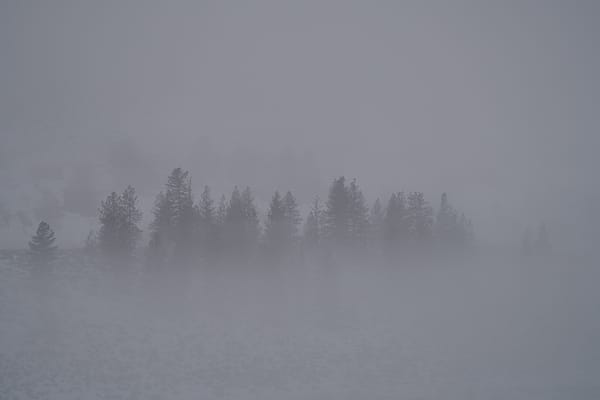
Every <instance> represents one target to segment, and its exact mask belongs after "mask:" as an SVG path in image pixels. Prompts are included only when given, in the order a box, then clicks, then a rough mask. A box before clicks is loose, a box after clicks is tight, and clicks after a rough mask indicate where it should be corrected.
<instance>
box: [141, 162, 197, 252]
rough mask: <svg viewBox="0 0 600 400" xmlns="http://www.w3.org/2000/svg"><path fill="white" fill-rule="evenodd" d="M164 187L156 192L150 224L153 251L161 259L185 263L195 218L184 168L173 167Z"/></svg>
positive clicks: (190, 248) (194, 230)
mask: <svg viewBox="0 0 600 400" xmlns="http://www.w3.org/2000/svg"><path fill="white" fill-rule="evenodd" d="M165 187H166V191H165V192H161V193H159V194H158V196H157V198H156V201H155V204H154V211H153V214H154V220H153V221H152V223H151V225H150V227H151V241H152V245H153V246H154V247H153V251H152V252H151V253H153V254H154V255H155V256H157V257H160V258H162V259H167V258H172V260H173V261H175V262H177V263H183V264H185V263H187V262H188V261H190V257H191V256H192V253H193V251H194V249H195V246H194V239H195V237H196V228H197V226H198V224H197V218H196V215H197V213H196V211H195V209H194V200H193V196H192V183H191V178H190V176H189V172H188V171H183V170H182V169H181V168H175V169H174V170H173V171H172V172H171V174H170V175H169V177H168V179H167V183H166V185H165Z"/></svg>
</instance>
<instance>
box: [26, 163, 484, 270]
mask: <svg viewBox="0 0 600 400" xmlns="http://www.w3.org/2000/svg"><path fill="white" fill-rule="evenodd" d="M141 221H142V212H141V211H140V209H139V204H138V198H137V195H136V192H135V189H134V188H133V187H132V186H128V187H127V188H126V189H125V190H124V191H123V192H122V193H116V192H113V193H110V194H109V195H108V196H107V197H106V199H105V200H103V201H102V202H101V203H100V208H99V210H98V222H99V226H100V227H99V230H98V231H97V232H91V233H90V235H89V236H88V238H87V240H86V249H87V250H88V251H89V252H90V253H93V254H95V255H97V256H99V257H102V258H103V259H104V260H105V261H106V262H108V263H109V264H113V265H124V264H127V263H128V262H129V261H131V259H132V258H133V257H134V254H136V249H137V248H138V247H139V246H138V245H139V243H140V240H141V237H142V229H141V227H140V223H141ZM44 224H45V223H44ZM40 228H41V229H42V228H43V229H42V231H40V230H39V229H38V234H37V235H36V237H34V240H32V244H31V245H30V246H31V251H32V252H33V253H36V254H38V255H37V256H36V257H37V258H36V260H37V261H36V262H37V263H38V264H39V263H40V262H41V260H43V259H44V254H46V255H47V258H48V259H50V258H51V257H52V254H54V250H55V247H54V246H53V245H52V243H53V242H54V234H53V232H52V235H51V237H45V236H44V235H46V236H48V232H47V231H48V230H49V229H50V228H49V227H48V226H47V224H45V225H44V226H43V227H42V225H40ZM148 231H149V232H148V233H149V242H148V245H147V246H146V248H145V251H144V255H145V259H146V265H147V268H148V269H150V270H160V269H161V268H165V267H166V266H167V265H187V266H192V265H196V264H198V263H205V264H214V263H217V262H219V261H236V262H241V261H249V260H257V259H258V260H260V261H262V262H265V263H269V262H273V263H277V262H283V261H287V260H293V259H300V258H303V257H307V256H309V257H314V256H319V257H333V256H335V255H336V254H344V253H350V254H351V253H356V254H360V253H363V254H364V253H365V252H370V251H378V252H382V253H384V254H389V255H392V256H396V255H397V254H399V253H401V252H411V251H421V250H427V249H431V248H433V247H435V248H441V249H445V250H451V249H455V250H457V249H464V248H465V247H466V246H468V244H469V243H471V242H472V241H473V240H474V232H473V226H472V223H471V221H470V220H469V219H468V218H467V217H466V216H465V215H464V214H462V213H459V212H458V211H457V210H456V209H455V208H454V207H453V206H452V205H451V204H450V202H449V200H448V196H447V194H445V193H444V194H443V195H442V196H441V200H440V205H439V208H438V210H437V213H434V210H433V207H432V206H431V205H430V204H429V202H428V201H427V200H426V199H425V196H424V194H423V193H421V192H410V193H405V192H402V191H400V192H396V193H392V194H391V195H390V197H389V198H388V199H387V201H386V202H385V204H383V203H382V201H381V200H380V199H376V200H375V201H374V202H373V204H372V205H371V206H370V207H369V205H368V204H367V201H366V199H365V196H364V195H363V192H362V191H361V189H360V187H359V185H358V183H357V181H356V179H353V180H351V181H348V180H346V178H345V177H343V176H342V177H339V178H336V179H334V180H333V182H332V183H331V185H330V187H329V192H328V195H327V198H326V201H325V202H322V201H321V200H320V199H319V198H318V197H316V198H315V199H314V200H313V202H312V204H311V207H310V210H309V211H308V214H307V215H306V216H305V217H304V218H303V217H302V215H301V212H300V208H299V205H298V202H297V201H296V198H295V197H294V195H293V194H292V192H291V191H286V192H285V193H283V192H279V191H275V192H274V194H273V195H272V198H271V201H270V204H269V207H268V210H267V212H266V214H265V219H264V221H260V219H259V212H258V209H257V206H256V204H255V200H254V196H253V194H252V190H251V189H250V188H249V187H245V188H243V189H241V188H239V187H237V186H236V187H234V188H233V190H232V192H231V194H230V195H229V196H228V197H226V196H225V195H222V196H221V197H220V198H219V200H218V201H216V200H215V199H214V198H213V196H212V193H211V191H210V188H209V187H208V186H204V188H203V190H202V192H201V194H200V197H199V198H198V200H197V201H196V200H195V198H194V193H193V190H192V180H191V176H190V173H189V172H188V171H185V170H183V169H181V168H175V169H174V170H173V171H172V172H171V174H170V175H169V177H168V179H167V182H166V184H165V187H164V190H163V191H161V192H160V193H159V194H158V195H157V196H156V200H155V203H154V207H153V210H152V221H151V223H150V224H149V227H148ZM50 232H51V230H50ZM50 240H51V241H52V243H47V245H45V246H46V247H43V246H42V245H41V244H40V243H45V242H48V241H50ZM40 246H41V247H40Z"/></svg>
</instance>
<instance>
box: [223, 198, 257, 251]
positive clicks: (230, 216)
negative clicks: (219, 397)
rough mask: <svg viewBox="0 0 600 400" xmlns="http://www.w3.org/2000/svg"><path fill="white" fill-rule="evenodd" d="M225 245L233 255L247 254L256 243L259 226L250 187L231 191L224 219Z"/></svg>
mask: <svg viewBox="0 0 600 400" xmlns="http://www.w3.org/2000/svg"><path fill="white" fill-rule="evenodd" d="M223 229H224V237H225V247H226V249H228V250H229V252H230V253H231V254H233V255H237V256H241V255H248V253H249V252H251V251H253V249H254V248H255V246H256V244H257V243H258V237H259V235H260V226H259V221H258V211H257V210H256V206H255V205H254V197H253V196H252V192H251V190H250V188H248V187H247V188H246V189H244V191H243V192H241V193H240V191H239V189H238V187H237V186H236V187H235V188H234V189H233V192H232V193H231V197H230V199H229V205H228V207H227V211H226V213H225V221H224V226H223Z"/></svg>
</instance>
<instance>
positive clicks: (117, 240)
mask: <svg viewBox="0 0 600 400" xmlns="http://www.w3.org/2000/svg"><path fill="white" fill-rule="evenodd" d="M99 213H100V216H99V220H100V230H99V232H98V246H99V248H100V251H101V252H102V254H103V255H105V256H108V257H110V258H112V257H117V256H120V255H121V254H122V248H123V242H122V241H121V223H122V209H121V199H120V196H119V195H118V194H117V192H112V193H111V194H110V195H108V197H107V198H106V200H103V201H102V202H101V203H100V209H99Z"/></svg>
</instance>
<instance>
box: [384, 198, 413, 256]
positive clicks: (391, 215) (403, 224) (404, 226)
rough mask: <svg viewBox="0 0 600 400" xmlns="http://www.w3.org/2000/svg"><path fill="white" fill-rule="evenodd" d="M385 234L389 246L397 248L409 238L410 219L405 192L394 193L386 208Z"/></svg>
mask: <svg viewBox="0 0 600 400" xmlns="http://www.w3.org/2000/svg"><path fill="white" fill-rule="evenodd" d="M383 224H384V231H383V236H384V240H385V242H386V245H387V246H388V248H397V246H398V244H402V242H404V241H406V240H407V238H408V219H407V213H406V198H405V196H404V192H398V193H392V195H391V196H390V199H389V201H388V204H387V207H386V209H385V218H384V223H383Z"/></svg>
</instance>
